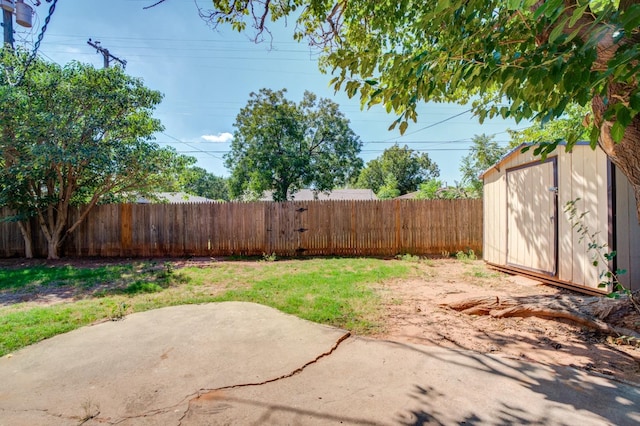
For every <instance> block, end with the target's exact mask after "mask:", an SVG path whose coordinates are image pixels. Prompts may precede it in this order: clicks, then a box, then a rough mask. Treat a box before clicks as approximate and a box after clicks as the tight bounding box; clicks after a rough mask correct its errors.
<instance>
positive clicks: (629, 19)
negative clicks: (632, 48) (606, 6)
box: [620, 4, 640, 34]
mask: <svg viewBox="0 0 640 426" xmlns="http://www.w3.org/2000/svg"><path fill="white" fill-rule="evenodd" d="M620 23H621V24H622V26H623V27H624V30H625V32H627V33H629V34H630V33H631V32H632V31H634V30H635V29H637V27H638V26H640V5H639V4H633V5H631V6H630V7H629V8H628V9H627V10H626V11H624V12H623V13H622V14H621V16H620Z"/></svg>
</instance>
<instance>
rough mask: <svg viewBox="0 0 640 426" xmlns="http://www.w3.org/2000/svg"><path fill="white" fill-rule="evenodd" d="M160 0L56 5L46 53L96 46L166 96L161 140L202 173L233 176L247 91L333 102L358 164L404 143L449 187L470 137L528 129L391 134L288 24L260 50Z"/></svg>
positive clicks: (202, 2) (21, 37)
mask: <svg viewBox="0 0 640 426" xmlns="http://www.w3.org/2000/svg"><path fill="white" fill-rule="evenodd" d="M29 1H30V0H27V2H29ZM34 2H35V0H34ZM41 2H42V4H41V5H40V6H39V7H34V10H35V13H36V15H35V16H34V25H33V28H32V29H30V30H25V29H23V28H21V27H17V26H16V30H18V33H17V34H16V41H17V44H21V42H22V43H26V46H28V47H32V46H33V42H34V41H35V39H36V37H37V35H38V33H39V32H40V28H41V26H42V24H43V23H44V20H45V17H46V16H47V13H48V10H49V7H50V5H51V4H50V3H46V2H45V1H44V0H41ZM154 2H155V0H59V1H58V4H57V6H56V10H55V12H54V14H53V16H52V17H51V21H50V23H49V25H48V29H47V31H46V33H45V36H44V40H43V42H42V45H41V47H40V53H41V55H42V56H43V57H44V58H45V59H48V60H53V61H55V62H58V63H59V64H65V63H67V62H69V61H71V60H77V61H80V62H86V63H91V64H93V65H95V66H96V67H102V63H103V58H102V55H100V54H98V53H97V52H96V50H95V49H93V48H92V47H91V46H89V45H88V44H87V41H88V40H89V38H91V39H93V40H94V41H99V42H100V43H101V45H102V46H103V47H104V48H107V49H109V51H110V52H111V53H112V54H113V55H115V56H117V57H119V58H121V59H124V60H126V61H127V67H126V70H127V72H128V73H129V74H131V75H133V76H135V77H139V78H142V79H143V80H144V82H145V85H146V86H148V87H150V88H152V89H155V90H159V91H160V92H162V93H163V94H164V100H163V102H162V104H161V105H160V106H159V107H158V108H157V110H156V114H155V115H156V117H157V118H159V119H160V120H161V121H162V123H163V125H164V126H165V131H164V132H163V133H162V134H158V135H157V139H156V141H157V142H159V143H160V144H162V145H170V146H173V147H174V148H176V150H178V151H179V152H183V153H185V154H187V155H191V156H194V157H196V158H197V159H198V165H199V166H201V167H204V168H205V169H207V170H208V171H210V172H212V173H214V174H216V175H218V176H228V171H227V170H226V169H225V167H224V164H223V160H222V158H223V156H224V154H225V152H227V151H228V150H229V138H230V134H232V133H233V131H234V128H233V123H234V120H235V117H236V115H237V114H238V112H239V110H240V109H241V108H242V107H243V106H244V105H246V103H247V101H248V99H249V94H250V93H251V92H252V91H258V90H260V89H261V88H270V89H273V90H279V89H282V88H286V89H287V92H288V95H287V96H288V98H289V99H291V100H293V101H296V102H298V101H299V100H300V99H301V98H302V94H303V93H304V91H305V90H309V91H311V92H314V93H315V94H317V95H318V96H320V97H326V98H330V99H332V100H333V101H334V102H336V103H338V104H339V105H340V109H341V111H342V112H343V113H344V114H345V115H346V116H347V118H348V119H349V120H350V121H351V128H352V129H353V130H354V131H355V133H356V134H357V135H358V136H360V139H361V140H362V141H363V142H364V146H363V150H362V154H361V157H362V158H363V159H364V161H365V162H366V161H369V160H371V159H373V158H376V157H378V156H379V155H381V154H382V151H383V150H384V149H385V148H387V147H389V146H391V145H393V144H394V143H396V142H397V143H399V144H400V145H405V144H406V145H408V146H409V147H411V148H412V149H415V150H418V151H420V152H427V153H428V154H429V156H430V157H431V158H432V159H433V160H434V161H435V162H436V163H437V164H438V166H439V167H440V171H441V179H442V180H443V181H445V182H447V183H449V184H453V183H454V181H456V180H459V179H460V173H459V170H458V169H459V164H460V159H461V158H462V157H463V156H464V155H466V154H467V151H466V150H467V149H468V147H469V146H470V144H471V142H470V141H471V138H472V137H473V136H474V135H477V134H482V133H485V134H488V135H495V140H496V141H498V142H499V143H501V144H502V145H506V144H507V142H508V134H507V133H506V129H507V128H511V129H516V128H522V127H525V126H526V125H525V124H523V123H520V125H516V124H515V123H514V122H513V121H505V120H491V121H486V122H485V123H484V124H483V125H482V126H481V125H479V124H478V121H477V119H475V118H474V117H473V116H471V115H470V114H469V113H463V112H464V111H466V110H467V109H468V107H465V106H460V105H455V104H424V105H423V106H422V107H421V108H420V110H419V117H418V122H417V123H412V124H411V125H410V126H409V128H408V130H407V132H406V134H405V135H404V136H400V133H399V132H398V131H397V130H394V131H388V130H387V129H388V127H389V125H390V124H391V122H392V121H393V120H394V119H395V118H396V117H395V116H394V115H392V114H387V113H386V112H385V110H384V109H383V108H382V107H380V106H378V107H377V108H375V109H371V110H365V111H362V110H361V109H360V102H359V100H358V99H357V98H353V99H349V98H348V97H347V96H346V95H345V94H344V93H337V94H336V93H334V91H333V89H331V88H330V87H329V85H328V83H329V80H330V79H331V76H329V75H323V74H321V73H320V71H319V70H318V66H317V55H316V54H315V53H314V51H313V50H311V49H310V48H309V47H307V46H306V45H305V44H304V43H297V42H295V41H293V38H292V34H293V27H292V26H291V25H290V26H289V27H284V26H278V27H276V28H274V31H273V35H274V38H273V43H272V44H271V45H270V44H269V43H262V44H254V43H252V42H251V41H250V40H249V38H248V36H247V35H245V34H238V33H236V32H234V31H232V30H231V29H230V28H221V29H218V30H213V29H211V28H210V27H209V26H207V24H206V23H205V22H204V21H203V20H202V19H201V18H200V17H199V16H198V9H197V5H199V6H200V7H203V8H210V6H211V2H210V1H209V0H197V2H194V0H167V1H166V2H165V3H163V4H161V5H159V6H157V7H155V8H152V9H149V10H143V7H144V6H148V5H151V4H153V3H154ZM32 4H33V3H32ZM461 113H463V114H461ZM458 114H461V115H459V116H457V117H455V118H452V119H450V120H448V121H446V122H444V123H442V124H436V125H434V124H435V123H437V122H440V121H442V120H445V119H448V118H451V117H454V116H456V115H458ZM422 129H424V130H422Z"/></svg>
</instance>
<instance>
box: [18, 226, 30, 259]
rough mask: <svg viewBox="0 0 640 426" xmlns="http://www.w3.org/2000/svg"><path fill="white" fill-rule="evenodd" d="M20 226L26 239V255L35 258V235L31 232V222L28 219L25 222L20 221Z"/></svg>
mask: <svg viewBox="0 0 640 426" xmlns="http://www.w3.org/2000/svg"><path fill="white" fill-rule="evenodd" d="M18 228H20V233H21V234H22V239H24V257H26V258H27V259H33V235H32V233H31V222H30V221H29V220H26V221H24V222H18Z"/></svg>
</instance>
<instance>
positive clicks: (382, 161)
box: [356, 144, 440, 196]
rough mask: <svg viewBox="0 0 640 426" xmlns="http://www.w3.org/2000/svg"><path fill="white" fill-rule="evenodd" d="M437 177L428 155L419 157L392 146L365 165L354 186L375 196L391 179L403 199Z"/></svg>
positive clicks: (437, 171) (433, 164)
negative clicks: (364, 189) (365, 189)
mask: <svg viewBox="0 0 640 426" xmlns="http://www.w3.org/2000/svg"><path fill="white" fill-rule="evenodd" d="M439 175H440V169H439V168H438V165H437V164H436V163H435V162H433V161H431V159H430V158H429V155H428V154H427V153H418V152H417V151H414V150H413V149H410V148H409V147H408V146H406V145H405V146H403V147H400V146H399V145H398V144H395V145H393V146H392V147H390V148H387V149H385V150H384V152H383V153H382V155H381V156H380V157H378V158H375V159H373V160H371V161H369V162H368V163H367V165H366V167H365V168H364V169H363V170H362V171H361V172H360V176H358V181H357V183H356V185H357V186H358V187H360V188H370V189H371V190H373V192H375V193H376V194H377V193H378V191H379V190H380V188H382V187H383V186H385V183H386V184H388V183H389V182H388V179H389V176H392V177H393V178H394V180H393V181H394V182H396V185H397V189H398V190H399V191H400V193H399V194H398V195H403V194H407V193H409V192H413V191H416V190H417V189H418V185H420V183H422V182H424V181H426V180H428V179H430V178H433V177H438V176H439ZM386 186H387V187H388V185H386ZM378 196H379V195H378Z"/></svg>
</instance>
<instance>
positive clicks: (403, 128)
mask: <svg viewBox="0 0 640 426" xmlns="http://www.w3.org/2000/svg"><path fill="white" fill-rule="evenodd" d="M407 127H409V123H407V122H406V121H403V122H402V123H400V134H401V135H404V132H405V131H406V130H407Z"/></svg>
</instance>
